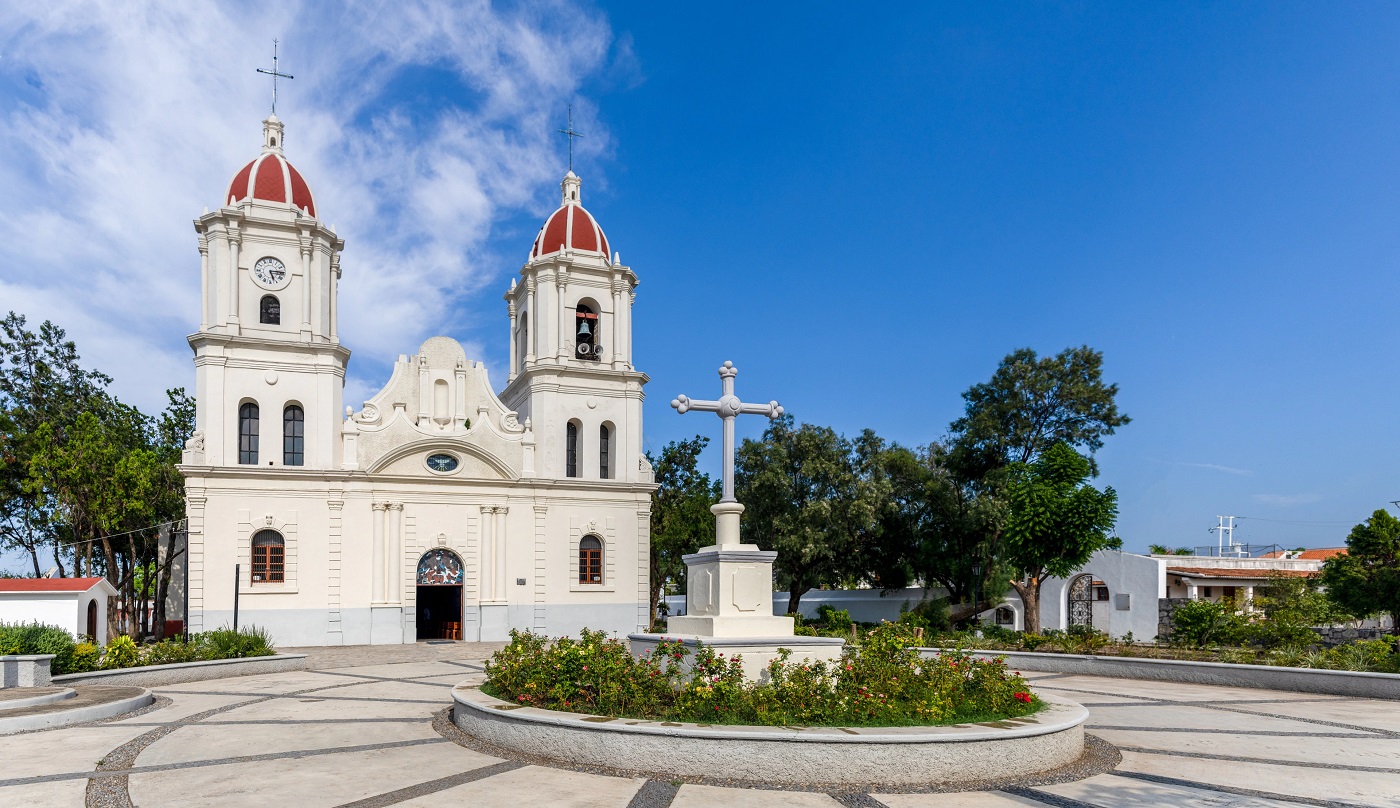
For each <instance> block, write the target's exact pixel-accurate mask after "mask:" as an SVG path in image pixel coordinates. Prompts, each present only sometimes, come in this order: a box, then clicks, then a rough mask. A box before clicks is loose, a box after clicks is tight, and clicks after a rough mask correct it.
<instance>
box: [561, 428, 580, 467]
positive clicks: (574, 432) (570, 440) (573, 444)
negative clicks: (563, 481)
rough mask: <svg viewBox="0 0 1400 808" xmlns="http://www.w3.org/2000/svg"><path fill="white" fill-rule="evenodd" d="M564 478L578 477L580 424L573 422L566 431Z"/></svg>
mask: <svg viewBox="0 0 1400 808" xmlns="http://www.w3.org/2000/svg"><path fill="white" fill-rule="evenodd" d="M564 476H565V477H577V476H578V424H576V423H574V422H573V421H570V422H569V426H568V427H567V428H566V429H565V430H564Z"/></svg>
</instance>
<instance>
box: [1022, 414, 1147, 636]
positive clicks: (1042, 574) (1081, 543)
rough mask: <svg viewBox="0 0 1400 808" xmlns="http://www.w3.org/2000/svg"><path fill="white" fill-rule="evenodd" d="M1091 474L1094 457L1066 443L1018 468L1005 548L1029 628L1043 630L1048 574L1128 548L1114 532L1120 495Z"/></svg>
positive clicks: (1067, 571)
mask: <svg viewBox="0 0 1400 808" xmlns="http://www.w3.org/2000/svg"><path fill="white" fill-rule="evenodd" d="M1091 473H1092V472H1091V468H1090V465H1089V460H1088V458H1086V457H1084V456H1083V455H1081V454H1079V453H1078V452H1076V451H1075V450H1074V449H1073V448H1071V447H1070V445H1069V444H1067V443H1064V442H1060V443H1055V444H1052V445H1051V446H1050V447H1048V448H1047V449H1045V450H1044V451H1043V452H1042V453H1041V454H1040V456H1039V457H1038V458H1036V460H1035V461H1034V462H1032V463H1030V464H1022V465H1019V466H1017V467H1015V469H1014V476H1013V479H1012V481H1011V483H1010V484H1009V486H1008V500H1009V503H1010V509H1009V512H1008V514H1007V518H1006V527H1005V530H1004V533H1003V548H1004V551H1005V556H1004V557H1005V560H1006V562H1007V564H1008V566H1009V567H1010V568H1011V569H1013V570H1014V571H1015V575H1016V577H1015V578H1013V579H1012V580H1011V586H1012V587H1013V588H1014V589H1015V590H1016V593H1017V594H1018V595H1020V596H1021V602H1022V604H1023V605H1024V606H1025V615H1026V631H1028V632H1031V633H1039V632H1040V587H1041V585H1042V584H1043V583H1044V581H1045V578H1046V577H1047V576H1054V577H1057V578H1067V577H1069V575H1070V574H1071V573H1072V572H1074V571H1075V570H1077V569H1079V568H1080V567H1082V566H1084V564H1085V563H1087V562H1088V560H1089V557H1090V556H1092V555H1093V554H1094V553H1096V552H1098V551H1099V550H1102V549H1105V548H1109V547H1115V546H1122V542H1121V541H1119V540H1118V539H1115V538H1111V537H1110V536H1109V531H1111V530H1112V529H1113V523H1114V520H1115V519H1116V517H1117V515H1118V495H1117V494H1116V493H1115V492H1114V490H1113V489H1112V488H1105V489H1104V490H1103V491H1098V490H1097V489H1095V488H1094V487H1093V486H1091V485H1089V484H1088V483H1087V480H1088V479H1089V477H1090V476H1091Z"/></svg>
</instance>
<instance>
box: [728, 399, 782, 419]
mask: <svg viewBox="0 0 1400 808" xmlns="http://www.w3.org/2000/svg"><path fill="white" fill-rule="evenodd" d="M739 412H742V413H746V414H749V415H766V416H768V417H769V418H777V417H778V416H780V415H782V414H783V405H781V404H779V403H778V402H776V401H770V402H768V403H767V404H740V405H739Z"/></svg>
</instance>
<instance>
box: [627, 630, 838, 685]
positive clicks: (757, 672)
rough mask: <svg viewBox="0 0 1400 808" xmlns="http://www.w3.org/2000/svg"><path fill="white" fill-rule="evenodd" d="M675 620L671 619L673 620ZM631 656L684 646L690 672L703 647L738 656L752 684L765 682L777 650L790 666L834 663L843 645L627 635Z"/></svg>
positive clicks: (827, 640)
mask: <svg viewBox="0 0 1400 808" xmlns="http://www.w3.org/2000/svg"><path fill="white" fill-rule="evenodd" d="M674 619H675V618H672V620H674ZM627 639H628V641H629V643H630V644H631V646H632V655H633V656H637V657H643V656H647V655H648V654H651V653H652V652H653V651H655V650H656V646H657V645H658V644H659V643H661V642H663V641H677V640H679V641H680V642H682V643H684V645H685V647H686V650H687V651H689V652H690V653H689V654H687V655H686V658H685V662H684V664H682V665H681V669H682V670H684V671H689V670H690V664H689V663H690V662H691V660H693V659H694V658H695V651H696V649H697V648H698V647H699V646H701V645H704V646H705V647H707V648H713V649H715V651H716V652H717V653H720V654H724V656H725V657H726V658H733V657H735V656H739V657H740V658H741V661H742V662H743V665H744V677H745V678H746V679H752V680H755V681H763V680H764V679H766V678H767V674H766V671H767V670H768V663H769V662H772V661H773V660H775V659H777V658H778V654H779V649H783V648H786V649H787V650H789V651H791V652H792V656H791V657H789V661H790V662H801V661H803V660H810V661H821V662H834V661H836V660H838V659H840V658H841V649H842V648H843V647H844V646H845V644H846V641H845V640H843V639H841V638H840V637H794V636H792V635H788V636H786V637H682V636H678V635H676V634H628V635H627Z"/></svg>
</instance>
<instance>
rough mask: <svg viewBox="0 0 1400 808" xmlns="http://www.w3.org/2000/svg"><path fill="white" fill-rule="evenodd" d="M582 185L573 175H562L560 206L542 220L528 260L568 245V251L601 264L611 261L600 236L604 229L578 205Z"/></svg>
mask: <svg viewBox="0 0 1400 808" xmlns="http://www.w3.org/2000/svg"><path fill="white" fill-rule="evenodd" d="M581 185H582V181H581V180H580V179H579V178H578V177H577V176H575V175H574V172H572V171H570V172H569V173H568V174H565V175H564V181H563V182H562V183H560V188H561V189H562V190H563V191H564V199H563V204H562V205H561V206H560V207H559V209H558V210H556V211H554V213H552V214H550V216H549V218H548V219H545V221H544V227H541V228H540V233H539V235H537V236H535V246H534V249H532V250H531V251H530V257H531V258H539V257H540V256H542V255H549V254H550V253H555V252H559V251H560V250H562V249H564V247H565V245H567V246H568V248H569V249H570V250H573V251H576V252H588V253H593V254H595V255H601V256H602V257H603V260H604V261H606V262H611V261H612V259H611V258H610V257H609V256H611V255H612V251H611V250H610V249H609V248H608V237H607V236H605V235H603V228H601V227H599V226H598V222H597V220H596V219H594V218H593V217H592V216H591V215H589V213H588V211H586V210H584V209H583V205H580V204H579V189H580V186H581Z"/></svg>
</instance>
